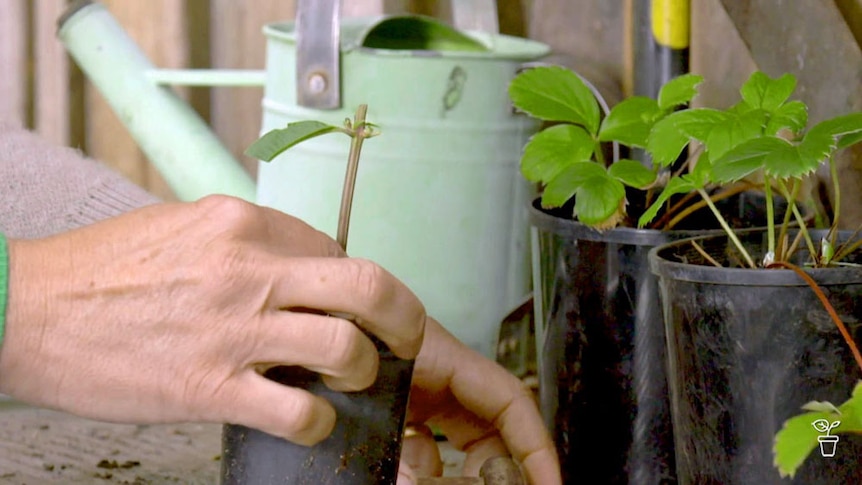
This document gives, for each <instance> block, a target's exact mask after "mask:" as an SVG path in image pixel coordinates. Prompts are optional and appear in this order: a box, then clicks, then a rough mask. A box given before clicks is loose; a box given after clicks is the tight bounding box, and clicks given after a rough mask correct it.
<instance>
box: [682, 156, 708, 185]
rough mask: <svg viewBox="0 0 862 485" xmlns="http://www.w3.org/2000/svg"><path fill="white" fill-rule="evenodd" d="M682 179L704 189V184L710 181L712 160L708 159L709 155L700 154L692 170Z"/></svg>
mask: <svg viewBox="0 0 862 485" xmlns="http://www.w3.org/2000/svg"><path fill="white" fill-rule="evenodd" d="M683 178H685V179H686V180H688V181H690V182H691V183H693V184H694V185H695V187H706V184H708V183H709V182H710V181H711V180H712V160H711V159H710V157H709V153H701V154H700V156H699V157H697V163H696V164H695V165H694V169H692V171H691V172H689V173H688V174H686V175H683Z"/></svg>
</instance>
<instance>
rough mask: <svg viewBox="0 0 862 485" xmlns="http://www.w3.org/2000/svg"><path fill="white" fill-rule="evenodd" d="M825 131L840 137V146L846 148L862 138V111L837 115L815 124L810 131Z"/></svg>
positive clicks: (810, 132)
mask: <svg viewBox="0 0 862 485" xmlns="http://www.w3.org/2000/svg"><path fill="white" fill-rule="evenodd" d="M812 133H817V134H821V133H825V134H829V135H831V136H833V137H836V138H837V139H838V148H846V147H848V146H850V145H853V144H854V143H857V142H859V141H860V139H862V113H852V114H849V115H844V116H837V117H835V118H831V119H828V120H825V121H821V122H820V123H817V124H816V125H814V126H813V127H812V128H811V130H810V131H809V132H808V135H806V136H809V135H811V134H812Z"/></svg>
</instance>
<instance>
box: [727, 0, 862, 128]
mask: <svg viewBox="0 0 862 485" xmlns="http://www.w3.org/2000/svg"><path fill="white" fill-rule="evenodd" d="M722 5H723V6H724V9H725V10H726V11H727V13H728V14H729V15H730V18H731V19H732V20H733V23H734V25H735V26H736V29H737V30H738V31H739V33H740V35H741V36H742V39H743V41H744V42H745V44H746V45H747V46H748V48H749V50H750V51H751V55H752V58H753V59H754V61H755V62H756V63H757V65H758V67H759V68H760V69H761V70H762V71H764V72H766V73H767V74H769V75H772V76H775V75H779V74H782V73H785V72H790V73H793V74H794V75H796V76H797V78H798V79H799V87H798V89H797V93H798V96H799V98H800V99H802V100H803V101H805V102H806V103H807V104H808V105H809V117H810V118H811V120H812V121H814V122H816V121H819V120H823V119H825V118H828V117H830V116H835V115H839V114H843V113H847V112H848V111H850V110H859V109H862V83H860V82H859V80H860V79H862V51H860V50H859V45H858V44H857V43H856V40H855V38H854V37H853V33H852V32H851V31H850V29H849V28H848V27H847V24H846V23H845V22H844V18H843V16H842V15H841V12H840V11H839V10H838V7H837V6H836V5H835V3H834V2H785V1H782V0H722Z"/></svg>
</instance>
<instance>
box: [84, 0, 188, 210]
mask: <svg viewBox="0 0 862 485" xmlns="http://www.w3.org/2000/svg"><path fill="white" fill-rule="evenodd" d="M103 3H104V4H105V6H106V7H108V9H109V10H110V11H111V13H113V15H114V16H115V17H116V18H117V21H118V22H119V23H120V25H122V26H123V27H124V28H125V29H126V31H127V32H128V33H129V35H130V36H131V37H132V38H133V39H134V40H135V41H136V42H137V43H138V45H139V46H140V47H141V49H142V50H143V52H144V53H145V54H146V55H147V56H149V58H150V59H151V60H152V62H153V63H154V64H155V65H156V66H158V67H165V68H180V67H186V64H187V62H188V52H189V49H188V45H187V36H186V23H185V18H184V16H183V13H184V7H185V2H184V1H183V0H150V1H148V2H129V1H123V0H107V1H106V0H103ZM87 98H88V99H87V109H88V120H87V146H88V150H89V152H90V154H91V155H93V156H94V157H96V158H99V159H101V160H103V161H105V162H107V163H109V164H110V165H112V166H114V167H115V168H117V169H118V170H119V171H120V172H122V173H123V174H124V175H126V176H127V177H129V178H130V179H132V180H133V181H134V182H136V183H138V184H140V185H142V186H143V187H144V188H146V189H147V190H149V191H150V192H152V193H154V194H155V195H157V196H159V197H162V198H165V199H168V200H175V199H176V198H175V196H174V195H173V193H172V192H171V190H170V188H169V187H168V186H167V184H166V183H165V181H164V179H162V177H161V176H160V175H159V174H158V173H157V172H156V170H155V169H154V168H153V167H152V165H151V164H150V163H149V162H148V161H147V159H146V157H145V156H144V155H143V153H142V152H141V151H140V149H139V148H138V146H137V144H136V142H135V141H134V140H133V139H132V137H131V136H130V135H129V134H128V132H127V131H126V129H125V127H123V126H122V125H121V124H120V121H119V120H118V119H117V117H116V116H115V115H114V113H113V112H112V111H111V109H110V107H109V106H108V105H107V103H105V101H104V100H103V99H102V97H101V95H99V94H98V93H97V92H96V90H95V89H94V88H93V87H92V86H88V89H87Z"/></svg>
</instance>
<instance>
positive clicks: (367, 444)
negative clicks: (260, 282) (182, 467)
mask: <svg viewBox="0 0 862 485" xmlns="http://www.w3.org/2000/svg"><path fill="white" fill-rule="evenodd" d="M377 343H378V349H379V350H380V368H379V371H378V374H377V380H376V382H375V383H374V384H373V385H372V386H371V387H369V388H368V389H366V390H364V391H360V392H351V393H343V392H336V391H333V390H331V389H329V388H328V387H327V386H326V385H325V384H324V383H323V381H322V379H321V378H320V376H319V375H318V374H316V373H313V372H310V371H308V370H305V369H303V368H299V367H274V368H272V369H270V370H269V371H268V372H267V373H266V374H265V375H266V377H268V378H270V379H272V380H274V381H277V382H280V383H282V384H285V385H290V386H295V387H300V388H303V389H307V390H309V391H311V392H312V393H313V394H316V395H318V396H322V397H324V398H325V399H327V400H328V401H329V402H330V403H331V404H332V405H333V407H334V408H335V412H336V423H335V429H334V431H333V432H332V435H330V436H329V438H327V439H325V440H324V441H322V442H320V443H318V444H317V445H315V446H313V447H306V446H301V445H297V444H294V443H291V442H289V441H286V440H284V439H281V438H278V437H275V436H272V435H269V434H266V433H263V432H261V431H258V430H254V429H250V428H247V427H245V426H238V425H225V427H224V431H223V433H222V466H221V476H222V483H223V484H224V485H240V484H242V485H250V484H255V485H282V484H290V485H366V484H369V483H374V484H378V483H379V484H394V483H395V480H396V478H397V476H398V461H399V457H400V455H401V443H402V433H403V430H404V418H405V416H406V411H407V401H408V397H409V393H410V383H411V378H412V374H413V361H412V360H402V359H399V358H398V357H396V356H395V355H394V354H392V352H391V351H389V350H388V349H386V348H385V347H383V346H382V344H380V343H379V342H377Z"/></svg>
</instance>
